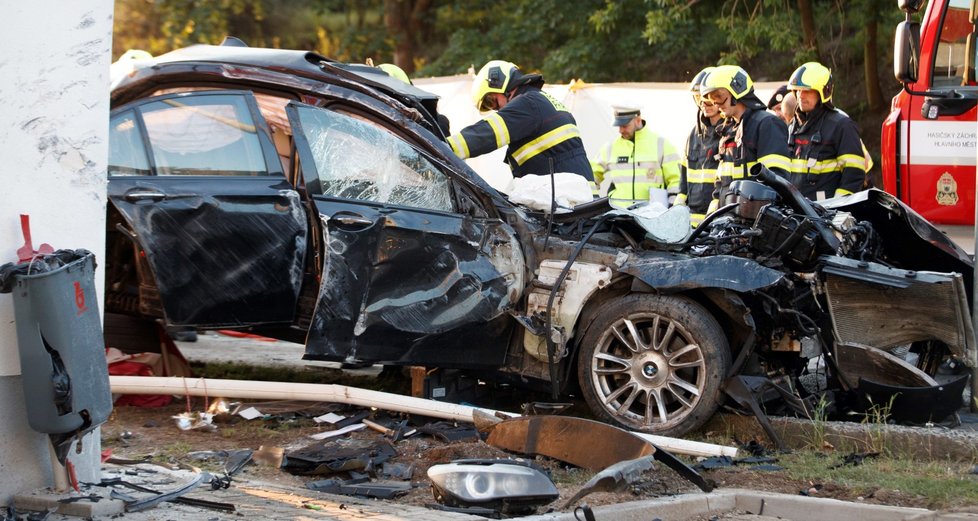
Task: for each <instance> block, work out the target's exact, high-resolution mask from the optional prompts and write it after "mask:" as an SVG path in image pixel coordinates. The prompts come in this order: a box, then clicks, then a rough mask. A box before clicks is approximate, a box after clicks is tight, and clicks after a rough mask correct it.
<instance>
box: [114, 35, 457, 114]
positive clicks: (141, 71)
mask: <svg viewBox="0 0 978 521" xmlns="http://www.w3.org/2000/svg"><path fill="white" fill-rule="evenodd" d="M193 63H210V64H215V65H222V66H226V65H231V66H242V67H252V68H259V69H267V70H270V71H275V72H279V73H283V74H289V75H294V76H299V77H305V78H309V79H312V80H315V81H320V82H323V83H330V84H340V85H342V84H347V85H349V84H350V83H355V84H359V85H361V86H364V87H367V88H370V89H373V90H375V91H378V92H380V93H381V94H383V95H385V96H388V97H391V98H394V99H396V100H397V101H399V102H400V103H401V104H402V105H404V106H406V107H409V108H413V109H416V110H419V111H420V112H422V113H427V114H424V115H425V117H426V119H428V120H429V121H430V123H431V124H432V126H437V117H436V115H437V113H438V96H437V95H435V94H432V93H430V92H428V91H425V90H422V89H419V88H417V87H415V86H414V85H411V84H408V83H404V82H403V81H401V80H398V79H396V78H392V77H391V76H389V75H388V74H387V73H386V72H384V71H383V70H382V69H380V68H377V67H372V66H369V65H365V64H350V63H343V62H339V61H336V60H333V59H330V58H327V57H325V56H322V55H320V54H317V53H315V52H311V51H302V50H293V49H270V48H261V47H248V46H247V45H246V44H245V43H244V42H242V41H241V40H238V39H237V38H233V37H228V38H226V39H225V41H224V43H222V44H221V45H206V44H198V45H191V46H189V47H184V48H181V49H176V50H174V51H170V52H168V53H165V54H162V55H160V56H157V57H155V58H150V59H145V60H140V61H138V62H136V63H133V64H132V71H133V74H128V75H126V76H125V77H120V78H118V79H117V80H113V87H112V88H113V93H114V94H115V93H117V92H121V91H126V90H127V89H128V88H129V87H130V86H132V85H133V84H135V83H139V82H141V81H144V80H146V78H147V76H153V75H154V73H152V72H150V70H154V69H155V70H158V69H159V67H160V66H164V67H165V66H167V65H181V64H193ZM123 97H124V98H125V97H126V96H125V95H123ZM113 99H114V100H115V96H114V95H113Z"/></svg>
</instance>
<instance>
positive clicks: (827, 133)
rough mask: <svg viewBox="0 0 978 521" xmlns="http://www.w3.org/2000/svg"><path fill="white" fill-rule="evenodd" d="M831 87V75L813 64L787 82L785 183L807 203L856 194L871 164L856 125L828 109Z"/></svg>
mask: <svg viewBox="0 0 978 521" xmlns="http://www.w3.org/2000/svg"><path fill="white" fill-rule="evenodd" d="M832 84H833V81H832V71H830V70H829V69H828V67H826V66H824V65H822V64H821V63H818V62H808V63H806V64H804V65H802V66H801V67H798V68H797V69H796V70H795V72H794V73H793V74H792V75H791V79H790V80H788V88H789V89H791V90H792V91H793V92H794V93H795V95H796V96H797V97H798V112H797V113H796V115H795V118H796V121H795V123H794V125H793V126H792V133H791V138H790V140H789V146H790V148H791V174H790V175H789V179H790V180H791V183H792V184H794V185H795V186H797V187H798V190H800V191H801V193H802V194H804V195H805V197H808V198H809V199H811V200H813V201H818V200H822V199H825V198H828V197H836V196H841V195H847V194H851V193H853V192H857V191H859V190H862V189H863V183H864V182H865V180H866V170H867V169H868V165H870V164H871V163H870V162H867V160H866V157H867V156H866V154H865V152H864V147H863V144H862V140H861V139H860V138H859V129H858V128H857V126H856V123H855V122H854V121H852V120H851V119H849V116H847V115H846V114H845V113H844V112H842V111H841V110H839V109H837V108H835V106H834V105H833V104H832V87H833V85H832ZM870 161H871V160H870Z"/></svg>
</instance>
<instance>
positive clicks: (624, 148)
mask: <svg viewBox="0 0 978 521" xmlns="http://www.w3.org/2000/svg"><path fill="white" fill-rule="evenodd" d="M614 111H615V112H614V115H615V119H614V121H613V122H612V125H613V126H616V127H618V134H619V137H618V138H616V139H615V140H613V141H610V142H608V143H605V144H604V146H602V147H601V149H600V150H598V155H597V158H595V160H594V161H592V162H591V168H592V169H593V170H594V180H595V181H596V182H597V183H598V184H600V185H601V191H602V192H604V191H605V190H606V189H608V188H610V187H613V188H611V190H610V191H609V192H608V198H609V199H610V202H611V204H612V205H614V206H618V207H621V208H628V207H629V206H631V205H633V204H635V203H638V202H643V201H649V198H650V193H656V189H658V190H661V191H665V193H663V194H662V195H663V197H662V199H663V201H662V202H670V203H671V202H672V200H674V199H675V197H676V194H678V193H679V162H680V156H679V152H678V151H677V150H676V147H674V146H673V145H672V143H670V142H669V141H668V140H667V139H665V138H664V137H662V136H660V135H658V134H656V133H655V132H653V131H652V130H651V129H650V128H649V127H648V125H647V124H646V122H645V120H644V119H642V113H641V112H640V111H639V109H637V108H632V107H615V109H614ZM658 193H661V192H658Z"/></svg>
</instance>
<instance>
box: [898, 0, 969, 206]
mask: <svg viewBox="0 0 978 521" xmlns="http://www.w3.org/2000/svg"><path fill="white" fill-rule="evenodd" d="M898 3H899V6H900V8H901V9H902V10H903V11H904V12H906V13H907V19H906V21H904V22H901V23H900V24H899V25H898V26H897V31H896V36H895V38H894V61H893V69H894V75H895V76H896V78H897V80H899V81H900V82H901V83H903V86H904V88H903V90H902V91H901V92H900V93H899V94H897V95H896V96H895V97H894V98H893V101H892V103H891V105H890V114H889V116H888V117H887V118H886V120H885V121H884V122H883V129H882V143H881V152H882V154H881V155H882V157H881V167H882V177H883V185H884V186H883V188H884V189H885V190H886V191H887V192H890V193H891V194H893V195H895V196H897V197H898V198H900V199H901V200H902V201H904V202H906V203H907V204H908V205H910V206H911V207H912V208H913V209H915V210H916V211H917V212H918V213H920V214H921V215H922V216H924V217H925V218H927V219H928V220H930V221H931V222H934V223H937V224H944V225H974V222H975V221H974V219H975V166H976V159H975V158H976V155H978V147H976V129H978V108H976V107H978V83H976V80H975V53H976V50H978V46H976V37H978V33H976V29H975V22H976V19H978V0H930V1H929V2H928V3H927V8H926V11H925V12H924V15H923V18H922V19H921V21H919V22H918V21H915V20H913V18H914V16H913V15H914V14H915V13H917V12H919V11H920V9H921V7H922V6H923V3H924V2H923V0H899V1H898Z"/></svg>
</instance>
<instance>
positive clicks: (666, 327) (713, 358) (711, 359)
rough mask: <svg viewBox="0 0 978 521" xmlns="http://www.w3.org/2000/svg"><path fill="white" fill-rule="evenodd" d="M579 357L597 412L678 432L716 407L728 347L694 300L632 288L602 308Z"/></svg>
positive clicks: (640, 427) (635, 426)
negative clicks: (636, 291)
mask: <svg viewBox="0 0 978 521" xmlns="http://www.w3.org/2000/svg"><path fill="white" fill-rule="evenodd" d="M653 332H655V334H654V336H653ZM665 335H668V339H667V338H666V336H665ZM577 361H578V364H577V368H578V369H577V370H578V382H579V383H580V387H581V391H582V393H583V395H584V399H585V400H586V401H587V403H588V406H589V407H590V408H591V410H592V412H593V413H594V414H595V416H596V417H597V418H598V419H600V420H602V421H605V422H608V423H611V424H615V425H618V426H620V427H624V428H626V429H631V430H636V431H642V432H648V433H654V434H659V435H663V436H679V435H682V434H685V433H686V432H689V431H691V430H693V429H696V428H698V427H700V426H701V425H702V424H703V423H705V422H706V420H708V419H709V418H710V417H711V416H712V415H713V413H714V412H716V410H717V408H718V407H719V405H720V401H721V398H722V396H721V390H720V385H721V384H722V382H723V379H724V377H725V375H726V373H727V369H728V368H729V367H730V348H729V345H728V343H727V338H726V336H725V335H724V333H723V329H722V328H721V327H720V324H719V323H717V321H716V319H715V318H713V316H712V315H711V314H710V313H709V311H707V310H706V308H704V307H703V306H701V305H699V304H697V303H696V302H694V301H692V300H689V299H687V298H684V297H675V296H662V295H650V294H632V295H626V296H624V297H619V298H617V299H614V300H611V301H609V302H607V303H606V304H605V305H604V306H603V307H602V309H601V310H600V311H599V312H598V313H597V315H596V317H595V319H594V321H593V322H592V323H591V325H590V327H588V330H587V332H586V333H585V335H584V337H583V339H582V340H581V344H580V349H579V351H578V359H577Z"/></svg>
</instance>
